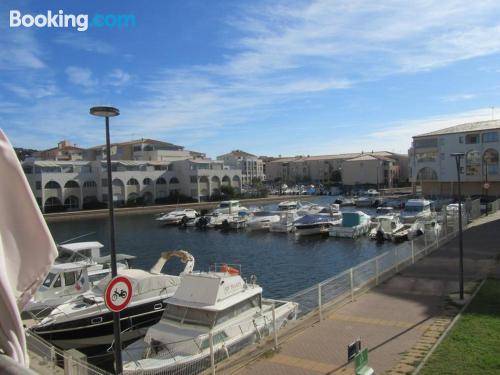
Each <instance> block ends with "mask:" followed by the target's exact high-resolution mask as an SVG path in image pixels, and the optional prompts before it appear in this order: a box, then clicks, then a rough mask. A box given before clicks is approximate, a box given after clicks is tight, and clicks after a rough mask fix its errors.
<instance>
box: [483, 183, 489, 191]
mask: <svg viewBox="0 0 500 375" xmlns="http://www.w3.org/2000/svg"><path fill="white" fill-rule="evenodd" d="M483 187H484V188H485V189H486V190H488V189H489V188H490V184H489V183H488V182H485V183H484V185H483Z"/></svg>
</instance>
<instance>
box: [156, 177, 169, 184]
mask: <svg viewBox="0 0 500 375" xmlns="http://www.w3.org/2000/svg"><path fill="white" fill-rule="evenodd" d="M166 184H167V181H166V180H165V179H164V178H163V177H160V178H158V179H157V180H156V185H166Z"/></svg>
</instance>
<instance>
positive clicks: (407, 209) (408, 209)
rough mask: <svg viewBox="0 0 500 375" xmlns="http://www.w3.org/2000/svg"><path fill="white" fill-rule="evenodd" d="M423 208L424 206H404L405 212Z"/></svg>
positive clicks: (417, 210) (420, 210) (418, 210)
mask: <svg viewBox="0 0 500 375" xmlns="http://www.w3.org/2000/svg"><path fill="white" fill-rule="evenodd" d="M423 210H424V206H406V207H405V211H406V212H422V211H423Z"/></svg>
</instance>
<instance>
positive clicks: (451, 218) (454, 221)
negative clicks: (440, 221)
mask: <svg viewBox="0 0 500 375" xmlns="http://www.w3.org/2000/svg"><path fill="white" fill-rule="evenodd" d="M458 205H459V203H451V204H449V205H447V206H446V211H445V212H446V213H445V214H446V221H447V223H448V224H449V225H452V226H455V225H458V217H459V212H458V211H459V210H458ZM461 206H462V207H461V211H462V225H465V224H467V210H466V209H465V204H463V203H462V204H461Z"/></svg>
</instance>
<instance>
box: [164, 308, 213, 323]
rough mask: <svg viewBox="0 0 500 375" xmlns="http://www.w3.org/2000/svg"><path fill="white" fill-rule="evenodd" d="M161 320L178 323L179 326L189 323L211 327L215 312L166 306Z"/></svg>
mask: <svg viewBox="0 0 500 375" xmlns="http://www.w3.org/2000/svg"><path fill="white" fill-rule="evenodd" d="M163 318H164V319H168V320H173V321H176V322H180V323H181V324H184V323H189V324H197V325H201V326H206V327H211V326H212V325H213V323H214V320H215V312H213V311H207V310H202V309H195V308H192V307H186V306H177V305H172V304H167V307H166V308H165V312H164V313H163Z"/></svg>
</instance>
